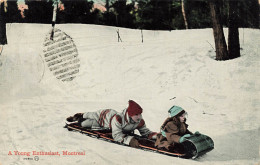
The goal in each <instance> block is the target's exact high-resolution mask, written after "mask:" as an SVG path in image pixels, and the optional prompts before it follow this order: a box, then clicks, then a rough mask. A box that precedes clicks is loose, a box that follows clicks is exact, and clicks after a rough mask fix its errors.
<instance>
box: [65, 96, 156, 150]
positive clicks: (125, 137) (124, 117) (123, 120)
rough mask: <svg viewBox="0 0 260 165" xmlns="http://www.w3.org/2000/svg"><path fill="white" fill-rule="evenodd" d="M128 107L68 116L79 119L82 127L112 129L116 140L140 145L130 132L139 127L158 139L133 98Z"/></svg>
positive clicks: (148, 135) (142, 132) (151, 137)
mask: <svg viewBox="0 0 260 165" xmlns="http://www.w3.org/2000/svg"><path fill="white" fill-rule="evenodd" d="M128 104H129V105H128V107H127V108H126V109H124V110H123V112H121V113H118V112H117V111H115V110H113V109H104V110H99V111H97V112H86V113H77V114H75V115H74V116H71V117H68V118H67V121H68V122H75V121H77V122H78V124H79V125H80V126H82V127H86V128H90V129H106V130H111V131H112V137H113V139H114V140H115V141H117V142H120V143H124V144H127V145H130V146H131V147H135V148H137V147H139V145H140V144H139V142H138V140H137V139H136V138H135V137H134V136H130V135H129V134H131V133H133V131H134V130H135V129H138V131H139V132H140V134H141V135H142V136H144V137H147V138H148V139H156V137H157V133H155V132H152V131H150V130H149V129H148V128H147V127H146V125H145V122H144V120H143V119H142V115H141V114H142V112H143V109H142V108H141V107H140V105H138V104H137V103H136V102H134V101H133V100H129V103H128Z"/></svg>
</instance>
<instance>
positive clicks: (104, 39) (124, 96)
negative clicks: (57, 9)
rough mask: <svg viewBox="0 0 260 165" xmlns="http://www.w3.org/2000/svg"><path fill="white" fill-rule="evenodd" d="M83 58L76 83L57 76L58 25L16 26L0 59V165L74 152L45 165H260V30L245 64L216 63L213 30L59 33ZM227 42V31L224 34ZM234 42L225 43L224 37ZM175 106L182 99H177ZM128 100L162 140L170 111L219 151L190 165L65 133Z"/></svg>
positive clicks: (246, 34)
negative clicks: (51, 48) (79, 120)
mask: <svg viewBox="0 0 260 165" xmlns="http://www.w3.org/2000/svg"><path fill="white" fill-rule="evenodd" d="M56 27H57V28H58V29H60V30H61V31H63V32H64V33H66V34H67V35H69V36H70V37H71V38H72V40H73V42H74V44H75V46H76V48H77V53H78V57H77V58H78V59H79V64H80V67H79V72H78V73H77V74H75V75H76V77H75V78H74V79H73V80H72V81H65V82H63V81H60V80H59V79H57V78H56V77H55V76H54V75H53V72H52V71H51V70H50V69H49V68H50V67H49V66H48V64H47V62H46V61H45V60H46V59H45V57H44V52H43V50H44V49H45V48H44V43H46V42H45V39H46V37H48V36H49V35H48V33H49V32H50V25H40V24H8V25H7V37H8V45H5V46H4V47H3V52H2V54H1V56H0V64H1V65H0V110H1V111H0V119H1V121H2V125H1V126H0V134H1V136H0V137H1V140H0V146H1V147H0V148H1V151H0V164H3V165H6V164H19V165H20V164H35V160H30V159H29V160H26V158H32V159H33V158H34V156H32V155H30V156H26V155H19V156H18V155H10V154H9V155H8V153H9V151H11V152H12V153H13V151H19V152H32V151H37V152H40V151H44V152H49V151H52V152H62V151H69V152H74V151H75V152H76V151H84V152H85V153H86V154H85V155H84V156H76V155H74V156H63V155H61V156H39V160H38V162H37V164H38V163H40V164H55V165H56V164H102V165H103V164H109V165H110V164H129V165H130V164H178V165H185V164H189V165H195V164H205V165H208V164H220V165H223V164H226V165H232V164H241V165H245V164H250V165H256V164H259V163H260V158H259V157H260V152H259V149H260V145H259V144H260V143H259V142H260V141H259V135H260V127H259V126H260V111H259V109H260V99H259V98H260V97H259V96H260V92H259V91H260V90H259V88H260V84H259V82H260V75H259V71H258V70H259V65H260V63H259V60H260V56H259V52H260V51H259V47H260V39H259V37H258V36H259V35H260V31H259V30H256V29H240V44H241V47H242V48H243V49H242V50H241V55H242V56H241V57H240V58H237V59H234V60H229V61H215V60H214V56H215V52H214V50H213V48H212V46H211V45H213V46H214V40H213V35H212V29H200V30H178V31H171V32H170V31H143V36H144V42H143V43H142V42H141V31H140V30H130V29H124V28H120V29H119V32H120V37H121V39H122V41H123V42H118V39H117V32H116V31H117V30H118V28H115V27H107V26H97V25H75V24H66V25H57V26H56ZM225 32H226V33H227V29H225ZM226 36H227V34H226ZM174 97H176V98H175V99H173V98H174ZM129 99H133V100H135V101H137V102H138V103H139V104H140V105H141V106H142V108H143V109H144V113H143V117H144V119H145V121H146V125H147V126H148V127H149V128H150V129H151V130H154V131H159V128H160V126H161V124H162V123H163V121H164V120H165V118H166V117H167V110H168V109H169V108H170V107H171V106H172V105H179V106H182V107H183V108H184V109H186V111H187V112H188V114H189V117H188V120H187V123H188V124H189V129H190V130H191V131H193V132H195V131H199V132H201V133H204V134H207V135H209V136H210V137H212V139H213V140H214V142H215V149H214V150H213V151H211V152H209V153H208V154H206V155H204V156H203V157H201V158H199V159H197V160H184V159H179V158H173V157H168V156H165V155H159V154H155V153H151V152H145V151H141V150H136V149H133V148H129V147H122V146H119V145H115V144H111V143H107V142H104V141H100V140H97V139H93V138H90V137H87V136H84V135H81V134H79V133H73V132H68V131H67V130H66V129H64V128H63V126H64V122H65V118H66V117H68V116H70V115H73V114H74V113H77V112H87V111H95V110H98V109H102V108H113V109H115V110H117V111H119V112H120V111H122V110H123V109H124V108H125V107H126V106H127V102H128V100H129Z"/></svg>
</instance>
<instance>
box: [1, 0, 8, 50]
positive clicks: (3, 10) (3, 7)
mask: <svg viewBox="0 0 260 165" xmlns="http://www.w3.org/2000/svg"><path fill="white" fill-rule="evenodd" d="M6 8H7V3H6V1H4V2H0V45H5V44H7V37H6V20H5V14H6V11H7V10H6Z"/></svg>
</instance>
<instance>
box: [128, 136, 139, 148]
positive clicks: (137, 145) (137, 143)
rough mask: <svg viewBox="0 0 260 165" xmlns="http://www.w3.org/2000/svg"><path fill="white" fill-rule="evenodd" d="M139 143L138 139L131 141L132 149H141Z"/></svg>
mask: <svg viewBox="0 0 260 165" xmlns="http://www.w3.org/2000/svg"><path fill="white" fill-rule="evenodd" d="M139 145H140V144H139V142H138V140H137V139H136V138H134V137H133V138H132V139H131V140H130V143H129V146H131V147H134V148H138V147H139Z"/></svg>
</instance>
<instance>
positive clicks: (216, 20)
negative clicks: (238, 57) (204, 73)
mask: <svg viewBox="0 0 260 165" xmlns="http://www.w3.org/2000/svg"><path fill="white" fill-rule="evenodd" d="M209 6H210V14H211V19H212V24H213V34H214V38H215V47H216V60H228V59H229V58H228V51H227V44H226V41H225V36H224V32H223V26H222V22H221V18H220V10H219V4H218V2H217V0H209Z"/></svg>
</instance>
